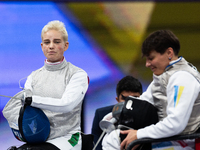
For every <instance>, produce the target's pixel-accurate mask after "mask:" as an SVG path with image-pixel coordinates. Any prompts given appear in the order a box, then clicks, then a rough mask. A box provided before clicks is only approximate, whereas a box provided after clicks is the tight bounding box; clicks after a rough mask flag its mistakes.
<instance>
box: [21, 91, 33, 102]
mask: <svg viewBox="0 0 200 150" xmlns="http://www.w3.org/2000/svg"><path fill="white" fill-rule="evenodd" d="M21 102H22V105H25V104H26V105H31V103H32V92H31V90H23V98H22V101H21Z"/></svg>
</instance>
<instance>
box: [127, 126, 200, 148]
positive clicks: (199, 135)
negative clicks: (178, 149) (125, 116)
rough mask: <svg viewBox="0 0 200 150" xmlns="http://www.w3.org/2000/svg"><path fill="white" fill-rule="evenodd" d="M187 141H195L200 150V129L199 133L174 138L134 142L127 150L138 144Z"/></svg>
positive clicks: (144, 139)
mask: <svg viewBox="0 0 200 150" xmlns="http://www.w3.org/2000/svg"><path fill="white" fill-rule="evenodd" d="M187 139H191V140H192V139H195V150H200V131H199V129H198V131H197V132H195V133H193V134H184V135H175V136H172V137H167V138H161V139H151V138H143V139H137V140H135V141H132V142H131V143H130V144H129V145H128V147H127V149H126V150H131V149H132V148H133V147H134V146H136V145H138V144H151V143H155V142H165V141H178V140H187Z"/></svg>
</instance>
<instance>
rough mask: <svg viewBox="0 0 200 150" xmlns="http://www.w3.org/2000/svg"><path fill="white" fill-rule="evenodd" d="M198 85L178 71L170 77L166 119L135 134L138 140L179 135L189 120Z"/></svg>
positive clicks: (190, 76) (190, 77)
mask: <svg viewBox="0 0 200 150" xmlns="http://www.w3.org/2000/svg"><path fill="white" fill-rule="evenodd" d="M199 90H200V84H199V82H198V81H197V80H196V79H195V77H194V76H192V75H191V74H190V73H188V72H186V71H179V72H177V73H175V74H173V75H172V76H171V78H170V79H169V82H168V85H167V100H168V105H167V115H168V116H167V117H166V118H165V119H163V121H159V122H158V123H157V124H156V125H151V126H148V127H145V128H143V129H139V130H138V132H137V137H138V139H140V138H155V139H156V138H163V137H169V136H173V135H177V134H179V133H181V132H182V131H183V130H184V129H185V127H186V125H187V123H188V120H189V117H190V114H191V112H192V108H193V105H194V102H195V100H196V98H197V96H198V94H199Z"/></svg>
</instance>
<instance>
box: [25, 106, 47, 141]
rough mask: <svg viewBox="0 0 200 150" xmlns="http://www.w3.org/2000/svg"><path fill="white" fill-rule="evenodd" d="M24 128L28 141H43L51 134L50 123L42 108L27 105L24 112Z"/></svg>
mask: <svg viewBox="0 0 200 150" xmlns="http://www.w3.org/2000/svg"><path fill="white" fill-rule="evenodd" d="M22 130H23V135H24V137H25V140H26V141H27V142H28V143H41V142H45V141H46V140H47V138H48V136H49V133H50V123H49V120H48V118H47V116H46V115H45V114H44V112H43V111H42V110H41V109H38V108H34V107H31V106H27V107H26V108H25V110H24V114H23V119H22Z"/></svg>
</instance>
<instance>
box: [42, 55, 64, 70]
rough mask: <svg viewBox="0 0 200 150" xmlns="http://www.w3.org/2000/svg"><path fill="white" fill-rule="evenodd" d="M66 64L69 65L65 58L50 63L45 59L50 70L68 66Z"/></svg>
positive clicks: (46, 66) (45, 65)
mask: <svg viewBox="0 0 200 150" xmlns="http://www.w3.org/2000/svg"><path fill="white" fill-rule="evenodd" d="M66 65H67V61H66V59H65V58H64V59H63V60H62V61H60V62H55V63H50V62H48V61H47V60H45V63H44V67H45V69H46V70H48V71H57V70H61V69H63V68H64V67H66Z"/></svg>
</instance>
